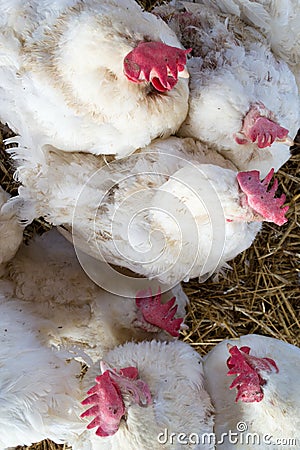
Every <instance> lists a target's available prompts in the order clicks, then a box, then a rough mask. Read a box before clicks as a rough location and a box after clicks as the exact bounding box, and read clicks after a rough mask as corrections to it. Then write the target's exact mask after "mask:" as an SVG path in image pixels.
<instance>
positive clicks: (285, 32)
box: [196, 0, 300, 88]
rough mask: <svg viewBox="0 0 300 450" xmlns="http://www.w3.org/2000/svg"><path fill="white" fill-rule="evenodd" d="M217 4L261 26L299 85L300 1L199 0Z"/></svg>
mask: <svg viewBox="0 0 300 450" xmlns="http://www.w3.org/2000/svg"><path fill="white" fill-rule="evenodd" d="M196 3H203V4H206V5H214V6H215V7H217V8H218V9H219V10H221V11H223V12H224V13H229V14H234V15H236V16H238V17H240V18H241V19H242V20H244V21H245V22H246V23H248V24H251V25H254V26H255V27H257V28H259V29H260V30H261V31H262V32H263V33H264V35H265V36H266V37H267V39H268V41H269V42H270V44H271V47H272V50H273V52H274V53H275V54H276V55H278V56H279V57H280V58H282V59H283V60H284V61H286V62H287V63H288V65H289V67H290V68H291V70H292V71H293V73H294V75H295V77H296V80H297V83H298V87H299V88H300V2H299V0H256V1H254V0H224V1H222V2H219V1H216V0H196Z"/></svg>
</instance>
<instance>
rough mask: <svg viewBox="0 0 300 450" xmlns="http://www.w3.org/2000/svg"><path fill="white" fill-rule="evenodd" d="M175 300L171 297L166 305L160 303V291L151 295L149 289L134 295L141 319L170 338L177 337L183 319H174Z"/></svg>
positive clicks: (175, 310) (176, 306) (176, 307)
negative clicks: (164, 332)
mask: <svg viewBox="0 0 300 450" xmlns="http://www.w3.org/2000/svg"><path fill="white" fill-rule="evenodd" d="M175 301H176V298H175V297H173V298H171V300H169V301H168V302H167V303H161V291H160V289H159V291H158V293H157V294H156V295H152V291H151V289H148V290H147V291H139V292H138V293H137V295H136V306H137V307H138V308H139V310H140V311H141V313H142V315H143V319H144V320H145V321H146V322H148V323H150V324H151V325H155V326H156V327H159V328H161V329H162V330H165V331H167V332H168V333H169V334H170V335H171V336H174V337H178V336H179V330H180V325H181V324H182V322H183V318H179V319H174V316H175V314H176V312H177V309H178V305H174V304H175Z"/></svg>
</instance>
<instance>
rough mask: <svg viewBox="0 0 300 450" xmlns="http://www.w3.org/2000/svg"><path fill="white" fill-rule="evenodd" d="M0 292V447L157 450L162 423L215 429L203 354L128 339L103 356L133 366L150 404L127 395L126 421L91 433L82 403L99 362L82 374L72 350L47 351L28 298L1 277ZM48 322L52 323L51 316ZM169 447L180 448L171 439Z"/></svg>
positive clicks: (185, 429) (183, 346)
mask: <svg viewBox="0 0 300 450" xmlns="http://www.w3.org/2000/svg"><path fill="white" fill-rule="evenodd" d="M0 289H1V296H0V312H1V344H2V345H1V351H0V361H1V376H0V386H1V392H2V395H1V399H0V405H1V408H0V431H1V435H0V449H1V450H5V449H7V447H15V446H17V445H31V444H32V443H35V442H39V441H40V440H43V439H47V438H48V439H52V440H53V441H54V442H56V443H61V444H63V443H67V444H69V445H72V446H73V448H74V449H77V450H79V449H80V450H83V449H84V450H97V449H103V448H107V449H124V448H125V449H144V450H148V449H149V448H150V446H149V445H150V444H149V443H150V442H152V446H151V448H155V449H159V448H160V445H161V444H159V443H158V442H157V436H158V434H159V433H164V430H165V428H166V429H168V433H170V432H171V430H172V431H173V430H175V431H177V430H178V429H179V430H181V431H182V432H186V433H191V432H192V431H193V430H194V429H197V430H198V429H200V430H202V431H203V432H210V431H211V430H212V426H213V417H212V407H211V404H210V400H209V396H208V394H207V393H206V392H205V390H204V388H203V370H202V364H201V358H200V357H199V355H198V354H197V353H196V352H195V351H194V350H192V348H190V347H189V346H188V345H186V344H184V343H182V342H179V341H175V342H170V343H166V342H158V341H151V342H146V341H145V342H142V343H140V344H135V343H133V342H131V343H127V344H125V345H124V347H121V346H119V347H117V348H116V349H114V350H112V351H110V352H108V353H106V352H105V351H104V350H102V353H101V357H105V360H106V361H108V362H109V363H110V364H113V367H116V368H117V369H119V368H122V367H128V366H133V367H136V368H137V369H138V372H139V377H140V378H141V379H142V380H143V382H144V383H146V384H147V386H148V387H149V389H150V392H151V396H152V399H153V402H152V403H151V404H147V405H145V406H139V405H138V404H135V402H134V401H132V399H131V397H130V396H129V398H128V400H127V401H126V397H125V398H124V403H125V405H126V419H125V417H124V418H123V419H122V421H121V423H120V424H119V429H118V430H117V431H116V434H114V435H111V436H110V437H109V438H102V437H99V436H96V435H95V431H94V430H87V429H86V426H87V424H88V421H87V419H84V418H81V417H80V415H82V414H83V413H84V411H85V409H86V407H84V406H83V405H81V401H83V400H84V398H85V397H86V395H87V394H86V391H87V390H88V389H90V388H91V387H92V386H93V384H94V377H95V376H96V375H99V373H100V366H99V362H98V363H96V364H94V365H93V364H92V365H91V366H90V367H89V368H88V369H87V371H86V373H85V375H84V376H83V379H82V375H81V376H80V372H81V364H80V363H79V362H78V361H77V360H76V359H74V358H75V356H74V354H73V353H72V352H69V351H68V349H67V348H65V349H64V348H60V349H54V348H50V347H49V346H47V345H45V343H44V342H43V338H44V337H46V335H45V334H44V333H45V323H46V322H47V320H44V319H43V318H42V317H41V316H40V315H39V312H38V311H37V312H31V313H29V312H28V311H26V307H25V308H24V302H23V301H20V300H16V299H13V298H11V297H9V292H8V291H9V287H8V285H7V284H6V285H4V284H3V282H2V281H0ZM65 313H66V314H67V311H66V310H65ZM48 319H49V320H52V318H51V317H50V316H49V317H48ZM46 326H47V325H46ZM107 338H109V337H108V336H107ZM101 345H102V342H99V346H100V347H101ZM71 350H72V349H71ZM79 356H82V355H80V354H79ZM87 362H89V361H88V358H87ZM102 406H103V408H105V406H106V405H104V404H103V405H102ZM108 406H109V404H108ZM166 448H170V449H171V448H172V449H173V448H179V445H177V446H176V445H175V447H174V446H172V445H170V444H169V443H168V445H166ZM191 448H196V447H191ZM204 448H207V449H209V448H212V447H210V446H206V447H204Z"/></svg>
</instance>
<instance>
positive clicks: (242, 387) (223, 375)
mask: <svg viewBox="0 0 300 450" xmlns="http://www.w3.org/2000/svg"><path fill="white" fill-rule="evenodd" d="M203 365H204V373H205V380H206V381H205V384H206V389H207V390H208V392H209V393H210V395H211V399H212V403H213V405H214V408H215V431H216V435H217V440H218V445H217V446H216V448H217V449H220V450H221V449H225V450H229V449H230V450H233V449H241V450H244V449H248V448H249V449H250V448H261V449H269V448H270V447H272V446H273V447H274V448H276V449H282V450H283V449H286V448H299V446H300V398H299V392H300V380H299V376H298V374H299V370H300V349H299V348H298V347H295V346H293V345H290V344H287V343H285V342H283V341H280V340H278V339H274V338H269V337H265V336H259V335H255V334H253V335H247V336H242V337H240V338H239V339H237V340H235V339H234V340H232V339H230V340H226V341H223V342H221V343H220V344H219V345H217V346H216V347H215V348H214V349H213V350H211V351H210V352H209V354H208V355H207V356H206V357H205V360H204V364H203ZM228 375H229V376H228ZM234 375H236V378H235V379H233V376H234ZM235 389H236V390H237V392H236V390H235ZM230 430H231V432H232V434H231V435H230Z"/></svg>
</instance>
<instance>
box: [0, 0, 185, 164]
mask: <svg viewBox="0 0 300 450" xmlns="http://www.w3.org/2000/svg"><path fill="white" fill-rule="evenodd" d="M0 9H1V18H0V85H1V88H0V119H1V121H2V122H4V123H5V122H7V123H8V124H9V126H10V127H11V128H12V129H13V130H14V131H15V132H16V133H18V134H21V135H23V137H24V133H25V132H27V131H28V132H29V135H30V136H31V138H32V139H33V141H34V142H35V144H37V145H41V146H42V145H44V144H51V145H54V146H56V147H57V148H59V149H62V150H65V151H83V152H89V153H94V154H112V155H116V156H117V157H123V156H125V155H127V154H129V153H131V152H133V151H135V150H136V149H137V148H138V147H141V146H144V145H147V144H148V143H149V142H151V140H152V139H154V138H156V137H159V136H169V135H170V134H172V133H174V132H175V131H176V130H177V129H178V128H179V126H180V125H181V123H182V122H183V120H184V119H185V117H186V114H187V109H188V80H187V79H184V78H186V77H187V76H188V74H187V71H186V69H185V63H186V54H187V53H188V50H187V51H185V50H183V49H182V47H181V45H180V43H179V41H178V39H177V38H176V35H175V34H174V33H173V32H172V31H171V30H170V29H169V28H168V26H167V25H166V24H165V23H164V22H163V21H162V20H161V19H159V18H157V17H156V16H154V15H152V14H150V13H147V12H143V11H142V9H141V8H140V6H139V5H138V4H137V3H136V2H135V1H134V0H122V1H117V0H103V1H101V2H99V1H96V0H84V1H82V0H61V1H55V2H52V1H49V0H39V1H37V0H31V1H28V2H23V1H21V0H12V1H7V0H1V1H0ZM178 77H179V79H178ZM24 123H26V125H27V126H28V130H27V131H25V129H26V127H25V126H24Z"/></svg>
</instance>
